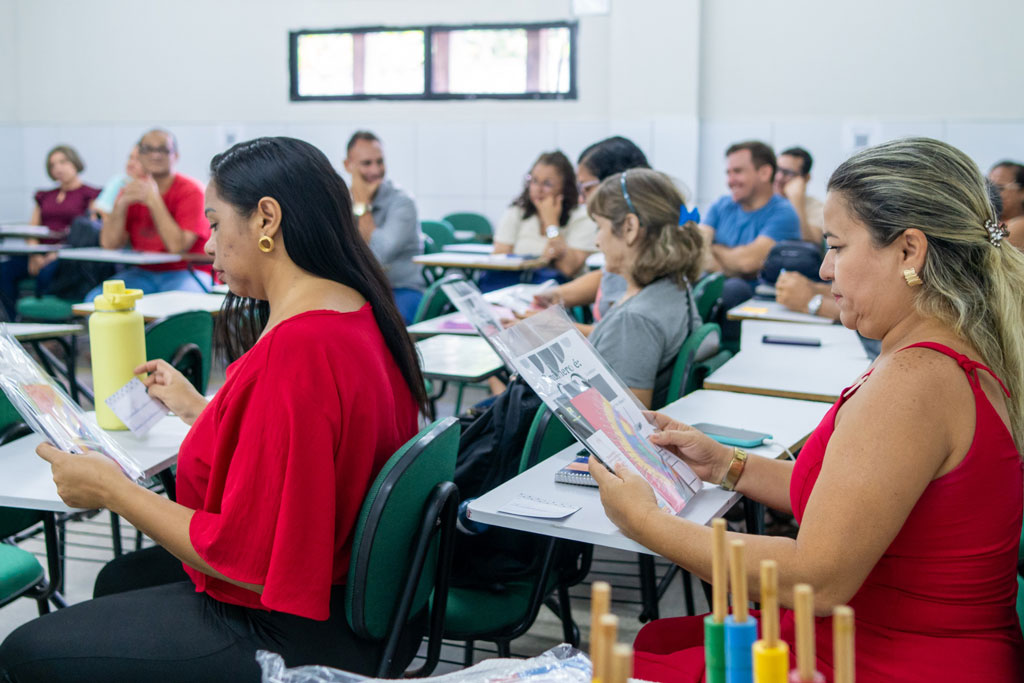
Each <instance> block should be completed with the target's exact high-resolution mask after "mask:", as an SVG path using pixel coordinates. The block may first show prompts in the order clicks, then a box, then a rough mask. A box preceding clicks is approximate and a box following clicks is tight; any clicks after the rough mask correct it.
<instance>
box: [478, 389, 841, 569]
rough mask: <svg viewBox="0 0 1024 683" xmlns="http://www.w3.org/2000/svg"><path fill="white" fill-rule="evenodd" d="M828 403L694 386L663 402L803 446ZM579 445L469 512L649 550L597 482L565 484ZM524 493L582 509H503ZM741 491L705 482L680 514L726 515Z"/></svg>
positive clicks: (767, 451) (699, 418)
mask: <svg viewBox="0 0 1024 683" xmlns="http://www.w3.org/2000/svg"><path fill="white" fill-rule="evenodd" d="M827 410H828V406H826V405H824V404H822V403H814V402H811V401H793V400H788V399H780V398H772V397H767V396H753V395H743V394H733V393H728V392H719V391H695V392H694V393H692V394H689V395H688V396H684V397H683V398H681V399H679V400H678V401H676V402H674V403H672V404H671V405H669V406H667V407H666V408H664V409H663V410H662V411H661V412H664V413H665V414H667V415H670V416H671V417H674V418H676V419H677V420H682V421H684V422H688V423H695V422H710V423H714V424H723V425H729V426H733V427H740V428H743V429H752V430H756V431H762V432H767V433H770V434H774V436H775V440H776V441H778V442H779V443H782V444H785V445H786V446H788V447H789V448H790V449H793V448H795V447H798V446H799V445H801V444H802V443H803V442H804V441H805V440H806V438H807V436H808V435H809V434H810V433H811V432H812V431H813V430H814V428H815V427H816V426H817V424H818V422H820V421H821V418H822V417H823V416H824V414H825V413H826V412H827ZM579 450H580V447H579V446H572V447H570V448H567V449H565V450H563V451H561V452H560V453H557V454H556V455H554V456H552V457H550V458H548V459H547V460H545V461H544V462H542V463H540V464H539V465H537V466H535V467H533V468H531V469H529V470H527V471H526V472H524V473H522V474H520V475H519V476H517V477H515V478H513V479H511V480H509V481H507V482H505V483H504V484H502V485H501V486H499V487H498V488H496V489H494V490H493V491H490V492H488V493H486V494H484V495H483V496H481V497H480V498H477V499H476V500H473V501H471V502H470V504H469V517H470V519H473V520H475V521H478V522H483V523H485V524H494V525H496V526H502V527H508V528H510V529H519V530H520V531H529V532H533V533H538V534H544V535H547V536H556V537H558V538H566V539H570V540H576V541H582V542H584V543H595V544H597V545H603V546H608V547H611V548H619V549H621V550H630V551H635V552H642V553H648V554H650V552H651V551H650V550H648V549H647V548H645V547H644V546H642V545H640V544H639V543H636V542H635V541H632V540H630V539H628V538H626V537H625V536H624V535H623V534H622V532H621V531H619V529H618V528H617V527H616V526H615V525H614V524H612V522H611V520H609V519H608V517H607V516H606V515H605V513H604V508H603V507H602V505H601V499H600V496H599V494H598V490H597V489H596V488H592V487H589V486H575V485H572V484H561V483H558V482H556V481H555V480H554V475H555V472H557V471H558V470H559V469H561V468H562V467H564V466H565V465H566V464H567V463H568V462H570V461H571V460H572V459H573V458H574V457H575V455H576V453H577V452H578V451H579ZM747 450H748V451H749V452H750V453H751V454H756V455H760V456H762V457H769V458H775V457H779V456H780V454H782V449H781V447H779V446H775V445H772V446H758V447H757V448H751V449H747ZM520 493H527V494H529V495H531V496H534V497H536V498H541V499H546V500H553V501H558V502H561V503H566V504H570V505H578V506H580V509H579V510H578V511H577V512H575V513H573V514H572V515H570V516H569V517H566V518H564V519H557V520H552V519H539V518H534V517H519V516H516V515H509V514H506V513H502V512H498V510H499V509H500V508H501V507H503V506H505V505H506V504H507V503H509V502H510V501H512V500H513V499H515V498H516V497H517V496H518V495H519V494H520ZM739 498H740V496H739V494H738V493H732V492H729V491H725V490H723V489H722V488H720V487H719V486H714V485H711V484H705V485H704V489H703V490H702V491H700V492H699V493H698V494H697V495H696V496H694V497H693V499H692V500H691V501H690V502H689V503H687V504H686V507H685V508H683V511H682V513H681V514H680V516H681V517H683V518H684V519H689V520H690V521H693V522H696V523H697V524H708V523H709V522H710V521H711V520H712V519H714V518H715V517H719V516H721V514H722V513H723V512H725V511H726V510H728V509H729V507H731V506H732V505H733V504H734V503H735V502H736V501H737V500H739Z"/></svg>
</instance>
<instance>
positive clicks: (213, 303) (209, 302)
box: [71, 292, 224, 322]
mask: <svg viewBox="0 0 1024 683" xmlns="http://www.w3.org/2000/svg"><path fill="white" fill-rule="evenodd" d="M223 303H224V295H223V294H203V293H201V292H160V293H159V294H146V295H145V296H143V297H142V298H141V299H139V303H138V304H137V305H136V307H135V308H136V310H137V311H139V313H141V314H142V316H143V317H144V318H145V319H146V322H150V321H152V320H159V319H160V318H166V317H167V316H169V315H175V314H176V313H184V312H185V311H207V312H208V313H210V315H217V314H218V313H219V312H220V307H221V304H223ZM94 308H95V306H94V305H93V304H92V302H89V303H81V304H75V305H74V306H72V307H71V310H72V312H73V313H74V314H75V315H89V314H90V313H92V312H93V309H94Z"/></svg>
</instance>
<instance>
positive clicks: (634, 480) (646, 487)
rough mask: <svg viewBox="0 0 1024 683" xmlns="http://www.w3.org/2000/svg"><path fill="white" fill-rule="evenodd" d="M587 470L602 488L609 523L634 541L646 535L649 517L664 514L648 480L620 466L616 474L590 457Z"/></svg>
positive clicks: (616, 468)
mask: <svg viewBox="0 0 1024 683" xmlns="http://www.w3.org/2000/svg"><path fill="white" fill-rule="evenodd" d="M588 468H589V470H590V476H592V477H593V478H594V481H596V482H597V484H598V486H599V487H600V490H601V504H602V505H604V511H605V514H607V515H608V519H610V520H612V522H613V523H614V524H615V526H617V527H619V528H620V529H622V533H624V534H626V536H628V537H629V538H632V539H634V540H635V539H636V538H637V537H638V536H639V535H640V533H641V532H642V531H643V528H644V526H645V525H646V523H647V518H648V516H649V515H651V514H652V513H654V514H657V513H659V512H661V510H660V509H659V508H658V500H657V499H656V498H655V497H654V489H652V488H651V486H650V484H648V483H647V480H645V479H644V478H643V477H641V476H640V475H639V474H637V473H636V472H634V471H632V470H631V469H629V468H628V467H625V466H623V465H621V464H620V465H617V466H616V467H615V473H614V474H613V473H611V472H609V471H608V468H607V467H605V466H604V465H602V464H601V463H600V462H598V460H597V458H595V457H594V456H590V462H589V463H588Z"/></svg>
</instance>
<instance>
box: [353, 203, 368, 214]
mask: <svg viewBox="0 0 1024 683" xmlns="http://www.w3.org/2000/svg"><path fill="white" fill-rule="evenodd" d="M366 208H367V207H366V204H353V205H352V214H353V215H354V216H356V217H359V216H362V215H363V214H364V213H366Z"/></svg>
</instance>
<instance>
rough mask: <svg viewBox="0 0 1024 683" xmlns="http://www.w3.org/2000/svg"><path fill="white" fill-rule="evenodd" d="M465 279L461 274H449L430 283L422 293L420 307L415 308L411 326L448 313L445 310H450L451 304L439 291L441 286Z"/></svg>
mask: <svg viewBox="0 0 1024 683" xmlns="http://www.w3.org/2000/svg"><path fill="white" fill-rule="evenodd" d="M465 279H466V278H465V276H464V275H462V273H449V274H447V275H445V276H444V277H443V278H441V279H440V280H435V281H434V282H432V283H430V286H428V287H427V288H426V290H424V292H423V298H422V299H420V305H419V306H418V307H417V308H416V315H415V316H413V319H412V321H413V324H416V323H419V322H423V321H424V320H430V319H431V318H436V317H438V316H439V315H443V314H444V313H446V312H448V310H447V309H449V308H451V302H450V301H449V300H448V295H447V294H445V293H444V290H443V289H441V285H444V284H448V283H452V282H458V281H460V280H465Z"/></svg>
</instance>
